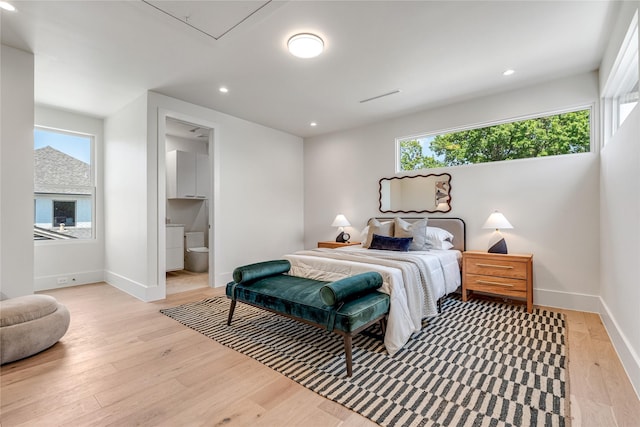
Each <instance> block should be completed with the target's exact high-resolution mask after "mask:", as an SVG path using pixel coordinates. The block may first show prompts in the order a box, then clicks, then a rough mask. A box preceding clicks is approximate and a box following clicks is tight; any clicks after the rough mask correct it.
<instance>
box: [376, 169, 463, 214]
mask: <svg viewBox="0 0 640 427" xmlns="http://www.w3.org/2000/svg"><path fill="white" fill-rule="evenodd" d="M430 177H433V178H438V177H447V178H448V182H449V200H448V201H447V209H446V210H443V209H437V206H436V209H434V210H428V209H424V210H408V211H403V210H382V182H383V181H385V180H389V181H391V180H394V179H413V178H430ZM451 179H452V178H451V174H448V173H440V174H434V173H430V174H427V175H408V176H393V177H391V178H380V180H379V181H378V210H379V211H380V212H382V213H437V212H441V213H446V212H451V199H452V197H451V188H452V186H451Z"/></svg>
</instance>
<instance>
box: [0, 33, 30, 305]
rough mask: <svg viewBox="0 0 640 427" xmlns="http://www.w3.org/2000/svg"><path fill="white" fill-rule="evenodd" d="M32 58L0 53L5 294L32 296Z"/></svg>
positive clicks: (0, 261)
mask: <svg viewBox="0 0 640 427" xmlns="http://www.w3.org/2000/svg"><path fill="white" fill-rule="evenodd" d="M33 64H34V60H33V55H32V54H31V53H27V52H23V51H20V50H17V49H14V48H11V47H8V46H4V45H2V48H1V53H0V80H1V82H0V94H1V95H2V96H1V97H0V98H1V99H2V101H1V102H0V112H1V114H0V121H1V123H0V129H1V130H0V135H1V140H0V292H1V293H2V295H3V296H6V297H9V298H13V297H17V296H21V295H29V294H32V293H33V114H34V113H33V90H34V89H33V81H34V80H33Z"/></svg>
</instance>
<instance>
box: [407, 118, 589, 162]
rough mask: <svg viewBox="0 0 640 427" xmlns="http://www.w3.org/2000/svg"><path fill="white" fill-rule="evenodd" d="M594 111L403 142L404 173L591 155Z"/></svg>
mask: <svg viewBox="0 0 640 427" xmlns="http://www.w3.org/2000/svg"><path fill="white" fill-rule="evenodd" d="M590 145H591V126H590V110H581V111H575V112H570V113H563V114H556V115H553V116H547V117H540V118H536V119H529V120H522V121H517V122H510V123H503V124H500V125H495V126H488V127H484V128H479V129H470V130H464V131H459V132H451V133H447V134H442V135H437V136H435V137H433V136H432V137H424V138H412V139H407V140H403V141H400V166H401V170H403V171H411V170H418V169H428V168H437V167H445V166H457V165H466V164H472V163H486V162H497V161H501V160H513V159H525V158H531V157H544V156H556V155H560V154H572V153H585V152H589V150H590Z"/></svg>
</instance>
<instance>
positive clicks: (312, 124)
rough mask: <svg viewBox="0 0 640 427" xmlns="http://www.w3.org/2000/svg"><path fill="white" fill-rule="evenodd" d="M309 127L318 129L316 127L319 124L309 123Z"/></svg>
mask: <svg viewBox="0 0 640 427" xmlns="http://www.w3.org/2000/svg"><path fill="white" fill-rule="evenodd" d="M309 126H311V127H316V126H318V124H317V123H316V122H311V123H309Z"/></svg>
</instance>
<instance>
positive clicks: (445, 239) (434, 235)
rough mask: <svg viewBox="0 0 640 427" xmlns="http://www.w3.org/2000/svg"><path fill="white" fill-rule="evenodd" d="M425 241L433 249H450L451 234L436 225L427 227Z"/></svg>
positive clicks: (451, 245)
mask: <svg viewBox="0 0 640 427" xmlns="http://www.w3.org/2000/svg"><path fill="white" fill-rule="evenodd" d="M427 241H428V242H429V243H431V247H432V248H433V249H451V248H452V247H453V243H452V242H453V234H451V233H449V232H448V231H447V230H444V229H442V228H438V227H427Z"/></svg>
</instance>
